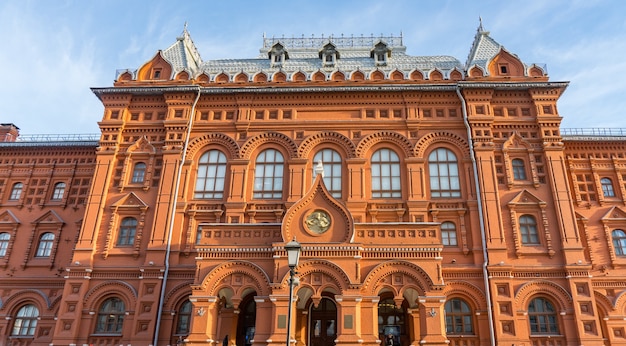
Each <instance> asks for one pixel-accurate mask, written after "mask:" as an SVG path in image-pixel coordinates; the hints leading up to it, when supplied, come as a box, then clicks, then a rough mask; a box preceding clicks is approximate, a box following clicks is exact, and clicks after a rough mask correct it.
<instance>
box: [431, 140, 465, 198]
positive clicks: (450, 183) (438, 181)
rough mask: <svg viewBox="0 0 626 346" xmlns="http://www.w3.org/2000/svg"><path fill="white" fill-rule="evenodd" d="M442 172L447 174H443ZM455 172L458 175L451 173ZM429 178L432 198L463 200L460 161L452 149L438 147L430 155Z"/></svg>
mask: <svg viewBox="0 0 626 346" xmlns="http://www.w3.org/2000/svg"><path fill="white" fill-rule="evenodd" d="M440 156H445V157H441V158H440ZM451 158H452V159H451ZM442 171H445V173H444V174H442V173H441V172H442ZM453 171H456V175H454V173H450V172H453ZM428 178H429V184H430V185H429V187H430V196H431V198H461V175H460V171H459V160H458V157H457V155H456V153H455V152H454V151H452V150H451V149H449V148H446V147H438V148H435V149H433V150H432V151H431V152H430V154H428ZM442 183H443V184H442ZM442 186H447V187H442ZM434 187H436V188H434Z"/></svg>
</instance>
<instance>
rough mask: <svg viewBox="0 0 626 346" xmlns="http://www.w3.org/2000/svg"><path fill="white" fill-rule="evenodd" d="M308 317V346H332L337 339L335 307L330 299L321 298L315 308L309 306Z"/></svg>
mask: <svg viewBox="0 0 626 346" xmlns="http://www.w3.org/2000/svg"><path fill="white" fill-rule="evenodd" d="M310 310H311V312H310V314H309V316H311V318H310V320H309V321H310V322H309V345H311V346H334V345H335V340H336V339H337V305H335V302H334V301H333V300H332V299H330V298H326V297H324V298H322V300H320V303H319V305H318V306H317V307H314V306H313V304H311V308H310Z"/></svg>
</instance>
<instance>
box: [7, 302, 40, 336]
mask: <svg viewBox="0 0 626 346" xmlns="http://www.w3.org/2000/svg"><path fill="white" fill-rule="evenodd" d="M38 318H39V309H37V308H36V307H35V306H34V305H32V304H28V305H24V306H23V307H21V308H20V309H19V310H18V311H17V315H16V316H15V323H13V330H12V331H11V335H12V336H34V335H35V329H36V328H37V320H38Z"/></svg>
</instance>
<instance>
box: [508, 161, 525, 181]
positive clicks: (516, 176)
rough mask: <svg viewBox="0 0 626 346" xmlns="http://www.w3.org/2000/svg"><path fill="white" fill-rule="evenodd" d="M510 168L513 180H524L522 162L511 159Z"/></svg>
mask: <svg viewBox="0 0 626 346" xmlns="http://www.w3.org/2000/svg"><path fill="white" fill-rule="evenodd" d="M511 167H512V168H513V180H526V168H525V167H524V160H522V159H513V161H511Z"/></svg>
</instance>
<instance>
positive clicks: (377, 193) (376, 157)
mask: <svg viewBox="0 0 626 346" xmlns="http://www.w3.org/2000/svg"><path fill="white" fill-rule="evenodd" d="M401 163H402V161H401V159H400V155H398V153H397V152H396V151H395V150H393V149H391V148H388V147H384V148H380V149H377V150H376V151H374V152H373V153H372V156H371V157H370V171H371V174H370V175H371V194H372V198H402V167H401ZM386 186H387V187H388V188H385V187H386Z"/></svg>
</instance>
